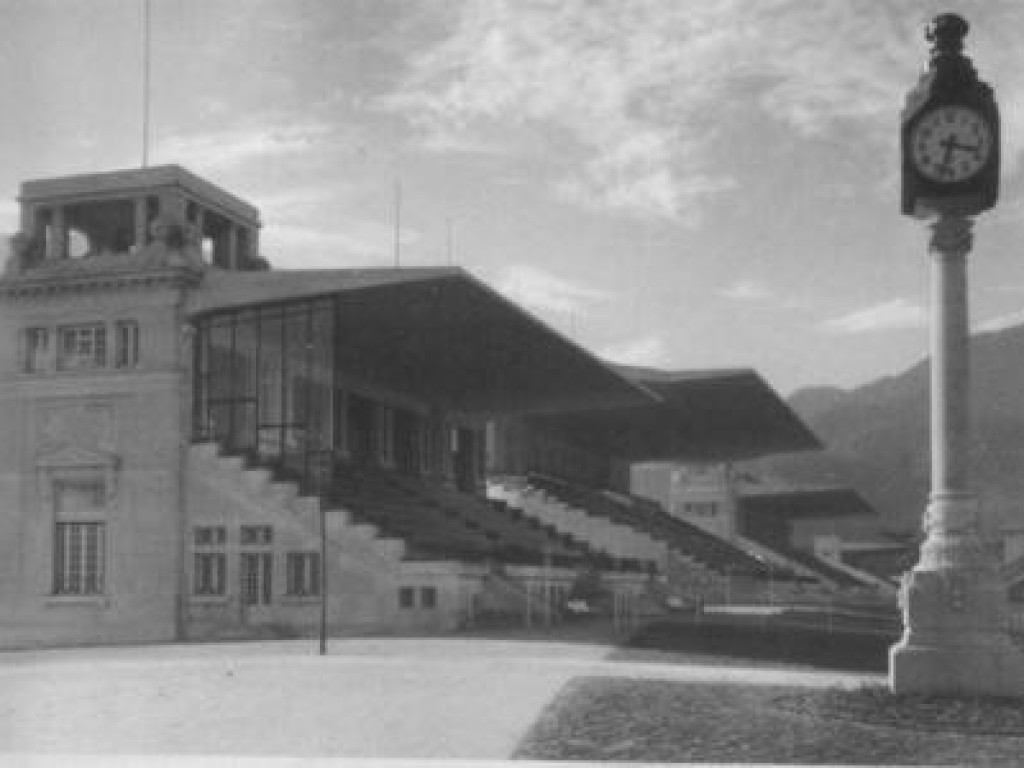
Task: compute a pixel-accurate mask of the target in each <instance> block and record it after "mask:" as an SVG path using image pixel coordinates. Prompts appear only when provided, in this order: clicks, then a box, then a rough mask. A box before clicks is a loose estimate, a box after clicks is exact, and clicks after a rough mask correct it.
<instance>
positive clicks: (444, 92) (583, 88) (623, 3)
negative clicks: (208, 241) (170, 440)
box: [0, 0, 1024, 394]
mask: <svg viewBox="0 0 1024 768" xmlns="http://www.w3.org/2000/svg"><path fill="white" fill-rule="evenodd" d="M143 7H144V0H98V1H97V0H88V2H87V1H86V0H31V2H30V1H29V0H0V18H3V19H4V22H3V25H2V27H0V233H13V232H14V231H16V229H17V226H18V224H17V222H18V211H17V203H16V200H15V198H16V197H17V193H18V186H19V184H20V183H21V181H23V180H25V179H34V178H45V177H49V176H59V175H66V174H74V173H89V172H96V171H107V170H115V169H120V168H130V167H138V166H139V165H140V164H141V162H142V145H143V128H142V126H143V119H142V115H143V113H144V110H143V103H144V100H143V96H142V93H143V88H142V83H143V76H142V73H143V69H144V68H143V60H144V57H143V39H144V35H143V33H142V30H143V16H144V14H143ZM948 10H955V11H957V12H959V13H961V14H962V15H964V16H965V17H966V18H967V20H968V21H969V22H970V24H971V32H970V34H969V35H968V37H967V41H966V53H967V54H968V55H969V56H970V57H971V58H972V60H973V61H974V64H975V66H976V67H977V69H978V72H979V75H980V76H981V78H982V79H983V80H985V81H987V82H988V83H990V84H991V85H992V86H993V88H995V91H996V97H997V100H998V102H999V105H1000V110H1001V116H1002V131H1003V163H1002V190H1001V200H1000V204H999V205H998V207H997V208H996V209H995V210H993V211H990V212H988V213H986V214H983V215H982V216H980V217H979V219H978V222H977V224H976V227H975V240H974V250H973V252H972V255H971V257H970V258H971V272H970V279H971V318H972V324H973V327H974V329H975V330H977V331H983V330H994V329H998V328H1003V327H1008V326H1010V325H1015V324H1018V323H1022V322H1024V248H1022V247H1021V243H1022V242H1024V208H1022V204H1024V43H1021V42H1020V39H1019V38H1020V30H1022V29H1024V3H1021V2H1019V0H964V1H963V2H960V3H959V4H956V5H952V4H950V3H936V2H930V1H927V0H920V1H918V0H893V1H892V2H885V1H884V0H814V1H813V2H811V1H810V0H744V1H743V2H737V1H730V0H547V1H543V2H541V1H539V0H244V1H243V0H202V2H200V1H199V0H150V20H151V27H150V30H151V32H150V35H151V49H150V50H151V75H150V116H151V119H150V130H149V143H148V146H149V162H150V164H153V165H156V164H163V163H177V164H180V165H183V166H185V167H187V168H189V169H190V170H192V171H193V172H195V173H197V174H199V175H201V176H203V177H205V178H207V179H209V180H211V181H213V182H215V183H217V184H219V185H220V186H222V187H224V188H226V189H228V190H230V191H232V192H234V193H235V194H237V195H239V196H240V197H242V198H244V199H246V200H247V201H249V202H251V203H252V204H254V205H256V206H257V207H258V208H259V209H260V211H261V213H262V220H263V225H264V226H263V231H262V249H263V254H264V256H266V257H267V258H268V259H269V261H270V262H271V264H272V265H273V266H274V267H275V268H281V269H301V268H348V267H360V266H375V267H384V266H390V265H393V264H394V263H395V247H394V237H395V235H394V230H395V221H396V199H397V198H399V197H400V201H401V202H400V206H398V207H399V208H400V216H399V220H400V223H401V226H400V248H399V254H400V255H399V258H400V262H401V264H402V265H403V266H423V265H443V264H448V263H452V264H456V265H460V266H463V267H465V268H466V269H468V270H469V271H471V272H472V273H473V274H475V275H476V276H478V277H479V278H481V279H482V280H484V281H485V282H487V283H488V284H490V285H491V286H493V287H495V288H496V289H498V290H500V291H501V292H503V293H504V294H505V295H507V296H508V297H509V298H511V299H513V300H514V301H516V302H517V303H519V304H520V305H522V306H523V307H525V308H527V309H528V310H530V311H531V312H533V313H534V314H536V315H537V316H539V317H540V318H541V319H542V320H544V321H545V322H546V323H547V324H548V325H550V326H551V327H552V328H554V329H556V330H557V331H559V332H560V333H562V334H563V335H565V336H567V337H570V338H572V339H573V340H574V341H576V342H577V343H579V344H581V345H583V346H584V347H586V348H587V349H589V350H591V351H592V352H594V353H596V354H598V355H600V356H602V357H604V358H606V359H609V360H613V361H617V362H622V363H630V364H637V365H650V366H658V367H664V368H678V369H702V368H722V367H726V368H729V367H752V368H755V369H756V370H757V371H758V372H759V373H760V374H761V375H762V376H763V377H764V378H765V379H766V380H767V381H768V382H769V383H770V384H771V385H772V386H773V387H775V388H776V389H777V390H778V391H779V392H780V393H782V394H788V393H790V392H792V391H793V390H795V389H797V388H800V387H805V386H825V385H827V386H839V387H844V388H849V387H854V386H858V385H861V384H863V383H866V382H868V381H871V380H873V379H876V378H878V377H880V376H885V375H892V374H896V373H899V372H900V371H902V370H904V369H905V368H907V367H909V366H910V365H912V364H913V363H915V362H917V361H918V360H920V359H921V358H922V357H924V356H925V354H926V351H927V339H928V334H927V316H928V288H927V285H928V255H927V240H928V230H927V226H926V224H925V223H923V222H921V221H917V220H912V219H908V218H906V217H903V216H901V215H900V213H899V183H900V182H899V174H898V170H899V159H898V141H899V113H900V109H901V107H902V104H903V99H904V96H905V94H906V92H907V91H908V90H909V89H910V88H911V87H912V86H913V85H914V83H915V82H916V80H917V78H918V77H919V75H920V74H921V72H922V71H923V69H924V67H925V65H926V62H927V43H926V42H925V40H924V36H923V30H924V26H925V24H926V23H927V22H928V20H930V19H931V18H932V17H933V16H934V15H935V14H936V13H937V12H941V11H948Z"/></svg>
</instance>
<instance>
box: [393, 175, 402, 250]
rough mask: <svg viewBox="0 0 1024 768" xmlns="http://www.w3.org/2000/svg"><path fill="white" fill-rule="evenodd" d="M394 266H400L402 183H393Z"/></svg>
mask: <svg viewBox="0 0 1024 768" xmlns="http://www.w3.org/2000/svg"><path fill="white" fill-rule="evenodd" d="M395 266H396V267H400V266H402V182H401V180H396V181H395Z"/></svg>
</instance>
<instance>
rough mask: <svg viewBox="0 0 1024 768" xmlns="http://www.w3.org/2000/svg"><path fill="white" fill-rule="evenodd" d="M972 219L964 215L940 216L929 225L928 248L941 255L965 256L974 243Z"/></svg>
mask: <svg viewBox="0 0 1024 768" xmlns="http://www.w3.org/2000/svg"><path fill="white" fill-rule="evenodd" d="M973 227H974V220H973V219H970V218H968V217H966V216H942V217H941V218H940V219H939V220H938V221H936V222H935V223H934V224H932V226H931V230H932V236H931V239H930V240H929V241H928V250H929V251H931V252H932V253H938V254H941V255H943V256H966V255H967V254H968V253H970V251H971V247H972V246H973V245H974V234H973V232H972V231H971V230H972V229H973Z"/></svg>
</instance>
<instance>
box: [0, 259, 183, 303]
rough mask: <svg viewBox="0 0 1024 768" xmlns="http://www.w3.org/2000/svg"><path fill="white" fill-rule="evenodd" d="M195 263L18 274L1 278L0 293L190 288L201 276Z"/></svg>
mask: <svg viewBox="0 0 1024 768" xmlns="http://www.w3.org/2000/svg"><path fill="white" fill-rule="evenodd" d="M202 277H203V272H202V270H201V269H196V268H195V267H188V266H184V267H164V268H161V269H147V270H140V271H137V272H127V271H125V272H120V271H118V272H106V273H104V272H89V273H79V274H62V275H32V274H27V275H19V276H16V277H7V278H4V279H3V280H0V297H2V298H8V299H19V298H34V297H39V296H55V295H60V294H81V293H90V292H94V291H109V290H121V289H126V288H191V287H194V286H196V285H198V284H199V282H200V281H201V280H202Z"/></svg>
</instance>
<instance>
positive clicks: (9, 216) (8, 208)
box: [0, 200, 21, 233]
mask: <svg viewBox="0 0 1024 768" xmlns="http://www.w3.org/2000/svg"><path fill="white" fill-rule="evenodd" d="M20 228H21V208H20V207H19V205H18V204H17V203H16V202H14V201H13V200H4V201H0V232H7V233H14V232H17V231H18V230H19V229H20Z"/></svg>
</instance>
